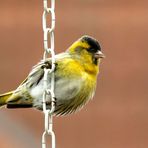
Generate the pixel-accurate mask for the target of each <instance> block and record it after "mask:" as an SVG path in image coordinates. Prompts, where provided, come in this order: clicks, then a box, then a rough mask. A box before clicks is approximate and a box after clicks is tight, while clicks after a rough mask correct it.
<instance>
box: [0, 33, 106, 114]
mask: <svg viewBox="0 0 148 148" xmlns="http://www.w3.org/2000/svg"><path fill="white" fill-rule="evenodd" d="M104 57H105V55H104V54H103V52H102V49H101V45H100V43H99V42H98V41H97V40H96V39H95V38H93V37H91V36H88V35H83V36H82V37H80V38H79V39H78V40H76V41H75V42H74V43H73V44H72V45H71V46H70V47H69V48H68V49H67V50H66V51H65V52H62V53H59V54H57V55H55V69H54V71H53V72H54V75H55V79H54V81H55V86H54V87H55V89H54V93H55V110H54V112H53V115H55V116H60V115H68V114H71V113H74V112H76V111H78V110H80V109H81V108H83V106H84V105H85V104H86V103H87V102H88V101H89V100H91V99H92V98H93V96H94V94H95V90H96V85H97V76H98V74H99V72H100V63H101V60H102V58H104ZM51 63H52V62H51V58H47V60H46V61H44V60H41V61H40V62H39V63H38V64H37V65H35V66H33V68H32V70H31V71H30V73H29V75H28V76H27V78H26V79H25V80H24V81H23V82H22V83H21V84H20V85H19V86H18V87H17V89H16V90H13V91H10V92H8V93H4V94H2V95H0V107H2V106H6V107H7V108H36V109H38V110H43V99H42V98H43V93H44V89H43V85H44V79H43V77H44V68H51ZM47 83H48V87H50V86H51V73H49V74H48V78H47ZM46 106H47V108H48V109H51V96H49V97H48V98H47V100H46Z"/></svg>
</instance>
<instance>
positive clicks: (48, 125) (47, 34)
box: [42, 0, 56, 148]
mask: <svg viewBox="0 0 148 148" xmlns="http://www.w3.org/2000/svg"><path fill="white" fill-rule="evenodd" d="M43 6H44V12H43V17H42V21H43V31H44V56H43V60H44V62H46V60H47V58H48V55H49V54H51V69H49V68H47V67H44V93H43V112H44V114H45V131H44V133H43V135H42V148H46V145H47V143H46V138H47V137H49V136H50V137H51V148H55V147H56V146H55V134H54V132H53V116H52V113H53V112H54V110H55V94H54V69H55V52H54V29H55V0H51V7H50V8H49V7H48V0H43ZM49 14H51V26H50V27H48V26H47V16H48V15H49ZM49 42H50V48H49V46H48V43H49ZM49 73H50V75H51V82H50V84H51V86H50V88H48V87H49V85H48V83H49V81H48V75H49ZM48 97H50V98H51V109H47V98H48Z"/></svg>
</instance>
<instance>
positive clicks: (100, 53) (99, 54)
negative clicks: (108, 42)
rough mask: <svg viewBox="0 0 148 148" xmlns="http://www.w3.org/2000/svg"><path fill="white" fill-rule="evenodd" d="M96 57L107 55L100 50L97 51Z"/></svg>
mask: <svg viewBox="0 0 148 148" xmlns="http://www.w3.org/2000/svg"><path fill="white" fill-rule="evenodd" d="M95 58H97V59H99V58H105V55H104V54H103V53H102V52H101V51H100V50H99V51H98V52H96V53H95Z"/></svg>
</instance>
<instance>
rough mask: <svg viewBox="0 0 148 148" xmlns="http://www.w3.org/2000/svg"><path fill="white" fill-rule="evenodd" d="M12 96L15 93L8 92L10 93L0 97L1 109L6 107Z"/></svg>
mask: <svg viewBox="0 0 148 148" xmlns="http://www.w3.org/2000/svg"><path fill="white" fill-rule="evenodd" d="M12 94H13V92H8V93H5V94H2V95H0V107H1V106H3V105H6V103H7V100H8V99H9V98H10V96H11V95H12Z"/></svg>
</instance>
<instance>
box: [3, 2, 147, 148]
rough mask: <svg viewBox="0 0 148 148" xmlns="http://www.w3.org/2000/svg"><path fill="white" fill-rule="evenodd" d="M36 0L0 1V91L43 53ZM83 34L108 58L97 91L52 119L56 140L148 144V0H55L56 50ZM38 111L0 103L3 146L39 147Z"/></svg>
mask: <svg viewBox="0 0 148 148" xmlns="http://www.w3.org/2000/svg"><path fill="white" fill-rule="evenodd" d="M42 12H43V7H42V0H28V1H21V0H5V1H1V2H0V93H4V92H6V91H8V90H12V89H15V88H16V87H17V86H18V85H19V83H20V82H21V81H22V80H23V79H24V78H25V77H26V75H27V74H28V73H29V71H30V69H31V67H32V66H33V65H34V64H36V63H37V62H38V61H39V60H40V59H41V58H42V55H43V31H42V21H41V16H42ZM83 34H88V35H91V36H94V37H95V38H97V39H98V40H99V41H100V42H101V44H102V49H103V51H104V53H105V54H106V57H107V58H106V59H105V60H104V61H103V62H102V65H101V73H100V75H99V79H98V86H97V92H96V95H95V98H94V100H93V101H91V102H90V103H89V104H88V105H87V106H85V108H84V109H83V110H82V111H81V112H79V113H77V114H74V115H71V116H68V117H58V118H55V119H54V130H55V133H56V138H57V142H56V143H57V148H76V147H77V148H147V147H148V107H147V106H148V91H147V85H148V80H147V79H148V78H147V76H148V61H147V56H148V41H147V39H148V1H147V0H141V1H140V0H109V1H104V0H61V1H60V0H59V1H56V31H55V35H56V53H59V52H63V51H64V50H65V49H66V48H68V47H69V45H70V44H71V43H72V42H73V41H75V40H76V39H77V38H79V37H80V36H81V35H83ZM43 130H44V123H43V114H42V113H41V112H39V111H36V110H33V109H17V110H8V109H5V108H3V109H1V110H0V147H1V148H40V147H41V135H42V132H43Z"/></svg>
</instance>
